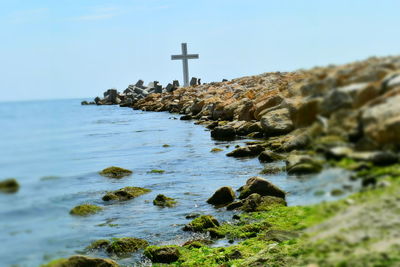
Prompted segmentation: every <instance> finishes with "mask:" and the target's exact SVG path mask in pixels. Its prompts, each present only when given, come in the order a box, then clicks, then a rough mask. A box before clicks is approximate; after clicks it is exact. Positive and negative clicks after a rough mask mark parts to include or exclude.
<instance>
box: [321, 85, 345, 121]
mask: <svg viewBox="0 0 400 267" xmlns="http://www.w3.org/2000/svg"><path fill="white" fill-rule="evenodd" d="M352 106H353V100H352V98H351V96H350V95H349V94H348V93H347V92H343V91H339V90H336V89H335V90H332V91H330V92H329V93H328V94H327V95H326V96H325V98H324V100H323V101H322V103H321V105H320V114H321V115H322V116H325V117H329V116H330V115H331V114H332V113H333V112H336V111H337V110H340V109H345V108H351V107H352Z"/></svg>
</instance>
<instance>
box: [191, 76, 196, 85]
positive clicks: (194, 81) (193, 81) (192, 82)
mask: <svg viewBox="0 0 400 267" xmlns="http://www.w3.org/2000/svg"><path fill="white" fill-rule="evenodd" d="M194 85H197V78H195V77H192V79H191V80H190V86H194Z"/></svg>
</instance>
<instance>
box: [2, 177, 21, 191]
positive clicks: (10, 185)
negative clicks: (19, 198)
mask: <svg viewBox="0 0 400 267" xmlns="http://www.w3.org/2000/svg"><path fill="white" fill-rule="evenodd" d="M18 190H19V183H18V182H17V180H16V179H14V178H9V179H5V180H2V181H0V192H1V193H16V192H17V191H18Z"/></svg>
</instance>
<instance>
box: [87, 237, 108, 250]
mask: <svg viewBox="0 0 400 267" xmlns="http://www.w3.org/2000/svg"><path fill="white" fill-rule="evenodd" d="M110 244H111V242H110V241H109V240H106V239H99V240H96V241H93V242H92V243H91V244H90V245H89V246H87V247H86V248H85V250H88V251H91V250H103V249H106V248H107V247H108V246H109V245H110Z"/></svg>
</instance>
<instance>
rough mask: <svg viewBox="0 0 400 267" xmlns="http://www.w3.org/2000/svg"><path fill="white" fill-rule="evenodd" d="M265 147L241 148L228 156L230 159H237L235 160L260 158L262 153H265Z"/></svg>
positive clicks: (251, 146)
mask: <svg viewBox="0 0 400 267" xmlns="http://www.w3.org/2000/svg"><path fill="white" fill-rule="evenodd" d="M264 149H265V148H264V147H263V146H261V145H250V146H245V147H239V148H237V149H235V150H233V151H231V152H229V153H228V154H226V155H227V156H228V157H235V158H241V157H256V156H258V155H259V154H260V153H261V152H262V151H264Z"/></svg>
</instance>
